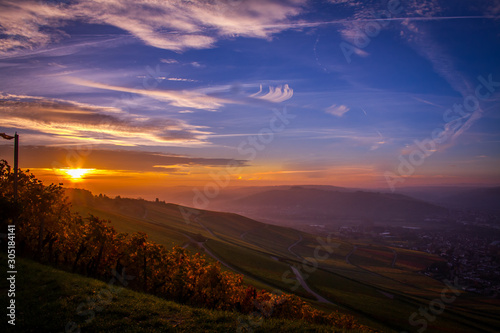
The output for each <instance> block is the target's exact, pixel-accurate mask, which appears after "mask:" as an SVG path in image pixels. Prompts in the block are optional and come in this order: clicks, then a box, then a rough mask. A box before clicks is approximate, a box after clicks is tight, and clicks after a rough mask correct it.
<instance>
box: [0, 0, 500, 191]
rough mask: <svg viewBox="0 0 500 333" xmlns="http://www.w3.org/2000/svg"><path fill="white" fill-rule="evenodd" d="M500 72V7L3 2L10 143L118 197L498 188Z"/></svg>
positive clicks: (3, 109)
mask: <svg viewBox="0 0 500 333" xmlns="http://www.w3.org/2000/svg"><path fill="white" fill-rule="evenodd" d="M499 59H500V1H498V0H488V1H485V0H479V1H464V0H457V1H445V0H441V1H434V0H433V1H417V0H391V1H387V0H378V1H362V0H323V1H308V0H282V1H278V0H220V1H217V0H212V1H208V0H207V1H202V0H200V1H189V0H182V1H181V0H170V1H155V0H100V1H91V0H88V1H22V0H21V1H19V0H16V1H4V0H1V1H0V77H1V80H0V133H2V132H3V133H6V134H8V135H13V134H14V133H15V132H17V133H18V134H19V136H20V167H21V168H22V169H29V170H30V171H31V172H33V173H34V174H36V175H37V176H38V177H39V178H40V179H43V180H44V181H46V182H49V183H50V182H56V183H63V184H64V185H65V186H68V187H80V188H87V189H90V190H92V191H95V192H102V193H109V194H112V195H118V194H127V195H130V196H142V197H151V196H154V195H155V192H158V191H160V190H161V189H165V188H168V187H170V186H190V187H195V188H198V189H200V190H201V191H208V192H210V189H212V190H213V188H215V187H218V188H219V189H222V188H225V187H226V186H256V185H258V186H261V185H283V184H288V185H290V184H321V185H335V186H345V187H360V188H378V189H382V188H385V189H391V190H397V189H398V188H401V187H405V186H420V185H422V186H423V185H470V186H494V185H499V184H500V171H499V170H500V168H499V167H498V166H499V165H500V163H499V162H500V132H499V129H500V115H499V111H500V110H499V109H500V62H499ZM12 154H13V142H12V141H7V140H3V139H2V140H1V141H0V158H2V159H6V160H8V161H9V163H10V164H12ZM212 192H213V191H212Z"/></svg>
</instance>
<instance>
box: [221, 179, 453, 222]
mask: <svg viewBox="0 0 500 333" xmlns="http://www.w3.org/2000/svg"><path fill="white" fill-rule="evenodd" d="M216 208H217V209H220V208H225V209H226V210H230V211H238V212H242V213H243V214H244V212H248V213H251V215H252V216H254V215H256V214H258V215H266V214H267V215H269V216H271V217H272V216H274V217H276V216H281V217H289V218H299V217H302V218H307V217H310V218H332V219H333V218H340V219H346V218H353V219H406V220H419V219H424V218H427V217H436V216H446V215H447V213H448V210H447V209H446V208H443V207H440V206H438V205H435V204H431V203H428V202H425V201H422V200H418V199H415V198H411V197H409V196H406V195H402V194H393V193H379V192H367V191H360V190H348V189H341V190H336V189H330V188H328V187H325V189H319V188H315V187H312V186H307V187H304V186H293V187H290V188H289V189H274V190H267V191H262V192H259V193H254V194H251V195H248V196H245V197H242V198H237V199H234V200H230V201H226V202H224V203H221V204H218V205H216Z"/></svg>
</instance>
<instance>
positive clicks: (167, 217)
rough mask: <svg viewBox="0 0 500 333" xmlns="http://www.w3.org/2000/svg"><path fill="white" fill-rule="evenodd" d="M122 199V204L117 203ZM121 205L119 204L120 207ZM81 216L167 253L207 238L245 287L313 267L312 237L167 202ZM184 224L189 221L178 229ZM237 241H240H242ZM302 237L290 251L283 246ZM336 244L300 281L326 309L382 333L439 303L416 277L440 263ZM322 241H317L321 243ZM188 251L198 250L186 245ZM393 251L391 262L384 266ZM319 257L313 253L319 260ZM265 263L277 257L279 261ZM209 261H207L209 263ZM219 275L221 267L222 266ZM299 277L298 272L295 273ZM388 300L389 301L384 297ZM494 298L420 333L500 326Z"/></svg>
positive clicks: (450, 311)
mask: <svg viewBox="0 0 500 333" xmlns="http://www.w3.org/2000/svg"><path fill="white" fill-rule="evenodd" d="M122 200H123V199H122ZM124 203H126V204H124ZM77 208H78V209H79V210H80V211H81V212H85V211H89V210H93V211H95V214H96V215H97V216H101V217H104V218H109V219H110V220H111V221H112V223H113V225H114V226H115V227H116V228H117V230H119V231H126V232H129V233H130V232H134V231H144V232H146V233H148V234H149V236H150V239H152V240H154V241H156V242H158V243H161V244H164V245H166V246H167V247H170V246H171V245H172V243H175V244H179V245H182V244H185V243H186V242H187V238H186V237H185V236H183V235H182V233H184V234H188V235H190V236H191V237H194V236H196V235H199V237H200V238H202V239H207V241H206V243H205V246H207V247H208V248H209V249H210V250H211V251H212V252H213V253H214V254H215V255H216V256H217V257H218V258H220V259H221V260H223V261H225V262H227V263H228V264H229V265H230V266H231V267H234V268H235V269H237V270H239V271H241V272H243V273H244V274H245V282H247V283H249V284H251V285H254V286H255V287H256V288H258V289H267V290H272V289H273V288H272V287H270V286H269V285H272V286H273V287H278V288H280V289H282V290H284V291H287V288H288V287H289V285H288V284H287V283H286V281H285V280H284V279H283V273H284V272H286V271H287V270H288V269H289V265H290V264H296V265H297V264H298V265H299V266H301V265H302V264H303V261H302V259H301V258H306V259H309V260H310V262H311V260H312V262H314V260H313V259H315V258H314V255H315V250H316V249H317V247H318V246H319V245H320V243H321V242H320V241H319V240H318V237H317V236H314V235H311V234H308V233H305V232H300V231H297V230H294V229H290V228H287V227H279V226H270V225H269V226H266V225H265V224H263V223H260V222H257V221H253V220H251V219H248V218H245V217H242V216H239V215H236V214H229V213H219V212H211V211H199V214H198V215H197V218H198V221H200V222H201V223H203V225H205V227H206V228H208V229H209V230H207V229H205V228H203V227H201V226H200V225H199V224H198V223H197V222H196V221H195V220H194V219H191V221H186V220H185V219H184V218H183V216H182V214H181V213H180V210H179V207H178V206H176V205H171V204H161V203H153V202H147V201H140V200H135V201H134V200H126V201H123V203H121V204H117V203H116V202H112V201H108V203H103V202H100V203H99V202H97V204H96V205H91V207H89V206H85V205H80V206H79V207H77ZM186 222H189V223H186ZM242 235H243V236H244V237H242ZM300 237H302V241H301V242H299V243H298V244H296V245H295V246H294V247H293V248H292V251H293V252H294V253H295V254H297V255H299V256H300V257H301V258H300V259H299V258H297V257H296V256H295V255H293V254H292V253H290V252H289V251H288V247H289V246H290V245H292V244H294V243H295V242H296V241H297V240H299V239H300ZM332 242H333V243H338V244H340V245H339V246H338V247H335V248H334V251H333V253H331V254H330V255H329V256H328V257H327V258H324V260H318V261H317V264H318V267H319V268H318V269H317V270H316V271H314V273H312V274H309V275H310V276H308V277H307V278H306V282H307V283H308V284H309V286H310V287H311V288H312V289H314V290H315V291H317V292H319V293H320V294H321V295H323V296H324V297H326V298H328V299H330V300H331V301H333V302H334V303H336V304H337V305H338V307H335V306H331V305H326V304H325V303H322V304H320V303H317V302H312V304H313V305H314V306H315V307H317V308H321V309H324V310H326V311H331V310H334V309H340V310H341V311H343V312H349V313H351V314H353V315H355V316H357V317H358V318H359V321H360V322H361V323H363V324H366V325H369V326H372V327H376V328H379V329H381V330H383V331H384V332H385V331H391V330H408V331H410V332H413V331H416V328H415V327H411V326H409V324H408V317H409V316H410V315H411V314H412V313H413V312H415V311H418V309H419V308H420V307H427V306H428V304H429V302H430V301H431V300H433V299H436V298H439V297H440V293H441V291H442V290H443V289H444V288H445V286H444V285H443V283H441V282H439V281H437V280H434V279H431V278H429V277H427V276H424V275H422V274H418V273H417V272H418V271H419V270H421V269H422V268H424V267H426V266H427V265H430V264H431V263H433V262H436V261H442V259H441V258H439V257H437V256H434V255H430V254H427V253H423V252H418V251H411V250H404V249H400V248H391V247H388V246H384V245H373V244H372V245H370V244H371V241H366V242H364V241H361V240H357V241H356V244H352V243H350V242H348V241H346V240H338V239H334V240H332ZM323 243H325V238H323ZM354 245H356V246H357V247H358V248H357V250H356V251H355V252H354V254H352V255H351V257H350V261H351V262H352V264H354V265H357V266H354V265H351V264H349V263H347V262H346V255H347V254H349V253H350V252H351V251H352V249H353V248H354ZM188 249H192V250H194V251H195V252H200V251H202V250H201V249H198V248H195V247H193V246H191V245H190V246H188ZM393 250H394V251H396V252H397V254H398V256H397V261H396V263H395V265H394V267H392V259H393V258H394V253H393ZM325 253H326V252H324V251H320V254H321V255H324V254H325ZM272 257H275V258H278V259H279V261H277V260H275V259H273V258H272ZM209 260H213V259H212V258H209ZM223 269H226V268H225V267H224V266H223ZM302 272H305V270H302ZM288 278H293V275H289V276H288ZM296 293H297V294H298V295H299V296H303V297H304V296H305V297H307V298H308V300H310V297H311V296H310V295H308V294H307V293H306V291H305V290H304V289H303V288H302V287H300V288H299V289H297V291H296ZM388 294H390V295H392V296H393V297H392V298H391V297H388ZM499 309H500V300H498V299H497V300H492V299H487V298H484V297H481V296H479V295H474V294H470V293H462V295H461V296H460V297H458V298H457V300H456V301H455V302H453V304H450V305H449V306H448V307H447V309H446V311H445V312H444V313H443V314H442V315H440V316H439V318H440V319H439V320H436V322H435V323H432V325H433V326H435V327H431V326H429V329H428V330H427V332H432V331H433V330H434V331H435V330H436V327H437V328H438V329H439V328H443V327H446V325H448V326H449V327H451V328H452V331H456V332H468V331H485V332H489V331H491V332H493V331H495V329H492V328H495V327H500V319H498V311H499Z"/></svg>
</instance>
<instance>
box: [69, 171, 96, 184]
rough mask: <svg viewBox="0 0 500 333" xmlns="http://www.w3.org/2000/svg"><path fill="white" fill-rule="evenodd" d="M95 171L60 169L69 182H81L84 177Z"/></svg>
mask: <svg viewBox="0 0 500 333" xmlns="http://www.w3.org/2000/svg"><path fill="white" fill-rule="evenodd" d="M94 170H95V169H61V171H62V172H63V173H65V174H66V175H67V176H69V178H70V180H71V181H74V182H78V181H82V180H83V179H84V177H85V175H87V174H89V173H92V172H93V171H94Z"/></svg>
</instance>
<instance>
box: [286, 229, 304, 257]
mask: <svg viewBox="0 0 500 333" xmlns="http://www.w3.org/2000/svg"><path fill="white" fill-rule="evenodd" d="M299 236H300V238H299V240H298V241H296V242H295V243H293V244H292V245H290V246H289V247H288V252H290V253H291V254H293V255H294V256H296V257H297V258H299V259H302V258H301V257H300V256H299V255H297V254H296V253H295V252H293V251H292V247H294V246H295V245H297V244H299V243H300V242H302V240H303V238H302V234H299Z"/></svg>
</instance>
